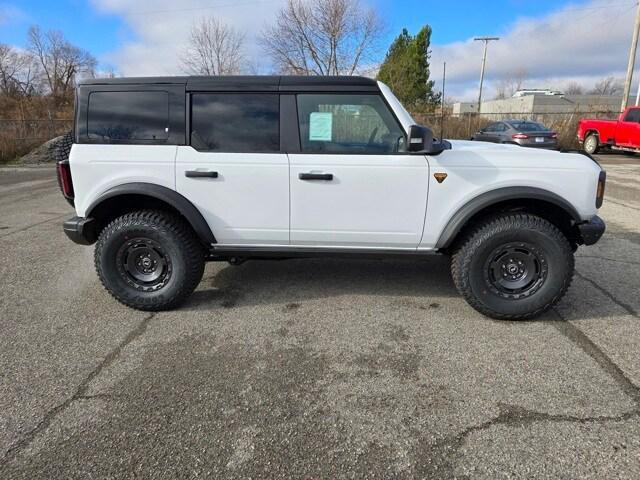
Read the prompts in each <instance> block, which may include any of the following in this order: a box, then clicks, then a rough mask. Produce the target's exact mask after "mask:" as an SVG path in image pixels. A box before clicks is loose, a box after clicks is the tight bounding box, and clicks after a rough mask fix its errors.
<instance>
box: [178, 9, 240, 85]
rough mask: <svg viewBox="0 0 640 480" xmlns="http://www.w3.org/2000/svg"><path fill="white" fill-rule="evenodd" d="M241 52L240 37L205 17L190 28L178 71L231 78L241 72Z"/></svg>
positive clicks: (214, 20) (217, 22)
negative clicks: (180, 69) (230, 76)
mask: <svg viewBox="0 0 640 480" xmlns="http://www.w3.org/2000/svg"><path fill="white" fill-rule="evenodd" d="M243 50H244V34H243V33H241V32H238V31H237V30H235V29H234V28H233V27H230V26H229V25H226V24H224V23H222V22H220V21H219V20H218V19H216V18H215V17H207V18H204V19H202V20H201V21H200V22H199V23H194V24H193V25H192V27H191V33H190V34H189V43H188V46H187V48H186V50H185V52H184V59H183V60H182V67H183V68H184V69H185V70H186V71H187V72H189V73H192V74H195V75H234V74H237V73H240V72H241V71H242V70H244V68H243V64H244V61H245V56H244V52H243Z"/></svg>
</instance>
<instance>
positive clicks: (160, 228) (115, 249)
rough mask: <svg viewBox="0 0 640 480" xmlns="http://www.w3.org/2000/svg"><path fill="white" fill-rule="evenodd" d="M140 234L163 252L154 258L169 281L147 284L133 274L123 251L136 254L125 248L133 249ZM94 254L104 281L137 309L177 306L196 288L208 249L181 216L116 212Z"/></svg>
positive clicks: (155, 309)
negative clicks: (118, 214)
mask: <svg viewBox="0 0 640 480" xmlns="http://www.w3.org/2000/svg"><path fill="white" fill-rule="evenodd" d="M140 239H147V241H148V242H149V244H150V245H154V246H156V249H158V250H159V251H161V252H162V255H161V256H156V257H154V258H156V259H158V260H159V261H161V262H164V263H163V264H164V265H165V272H166V275H165V276H166V281H165V282H164V283H162V285H161V286H160V287H158V286H157V285H156V286H154V287H153V288H151V287H147V285H148V284H145V283H144V282H140V281H138V280H136V279H135V278H133V277H132V276H131V274H130V273H129V270H128V269H129V267H130V265H129V264H128V263H127V262H125V261H124V260H123V258H125V255H126V256H128V255H134V253H127V252H128V251H129V250H124V252H125V253H122V252H123V249H126V248H128V249H131V248H135V246H133V247H132V246H130V245H131V244H132V243H134V242H138V241H140ZM143 247H144V246H143ZM133 251H140V249H138V250H133ZM152 253H153V252H152ZM94 259H95V266H96V271H97V272H98V277H99V278H100V281H101V282H102V285H104V287H105V288H106V289H107V291H108V292H109V293H110V294H111V295H112V296H113V297H114V298H115V299H116V300H118V301H119V302H121V303H123V304H124V305H127V306H128V307H131V308H135V309H137V310H144V311H159V310H169V309H172V308H175V307H177V306H179V305H180V304H181V303H183V302H184V301H185V300H186V299H187V297H189V295H191V293H192V292H193V291H194V290H195V288H196V287H197V286H198V283H200V280H201V279H202V274H203V272H204V263H205V252H204V248H203V247H202V245H201V243H200V242H199V240H198V238H197V237H196V235H195V233H194V232H193V230H192V228H191V226H190V225H189V224H187V223H186V222H185V221H184V220H183V219H182V218H181V217H179V216H178V215H176V214H173V213H168V212H164V211H156V210H142V211H136V212H131V213H127V214H125V215H123V216H121V217H118V218H116V219H115V220H113V221H112V222H111V223H109V224H108V225H107V226H106V227H105V228H104V229H103V230H102V232H101V233H100V236H99V238H98V242H97V244H96V248H95V255H94ZM160 259H162V260H160ZM163 278H164V277H163ZM140 284H142V285H140Z"/></svg>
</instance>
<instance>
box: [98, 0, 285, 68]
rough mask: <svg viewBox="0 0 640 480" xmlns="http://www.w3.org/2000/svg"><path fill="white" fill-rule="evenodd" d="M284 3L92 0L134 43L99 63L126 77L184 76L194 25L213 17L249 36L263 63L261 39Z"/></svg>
mask: <svg viewBox="0 0 640 480" xmlns="http://www.w3.org/2000/svg"><path fill="white" fill-rule="evenodd" d="M284 1H285V0H235V1H233V0H215V1H211V0H182V1H180V2H176V1H175V0H137V1H135V2H132V1H131V0H92V3H93V5H94V7H95V8H96V9H97V10H98V12H100V13H102V14H110V15H116V16H119V17H121V18H122V19H123V20H124V22H125V23H126V25H127V27H128V28H129V29H130V30H131V31H132V33H133V37H134V40H128V41H125V42H124V44H123V45H122V46H121V47H120V48H119V49H118V50H116V51H114V52H111V53H109V54H107V55H106V56H105V57H104V58H101V59H100V60H101V61H102V62H104V63H106V64H112V65H114V66H115V67H116V68H117V70H118V71H119V72H120V73H121V74H123V75H127V76H136V75H140V76H144V75H175V74H180V73H183V72H182V69H181V67H180V54H181V52H182V51H183V49H184V48H185V46H186V40H187V38H188V35H189V30H190V28H191V25H192V24H193V22H194V21H195V20H198V19H200V18H202V17H204V16H208V15H213V16H215V17H216V18H218V19H219V20H220V21H222V22H224V23H227V24H229V25H231V26H233V27H234V28H236V29H238V30H240V31H242V32H244V33H245V34H246V50H247V54H248V56H249V57H250V58H252V59H254V61H253V62H251V66H252V67H255V66H256V65H258V66H260V65H262V66H263V68H264V66H266V63H265V62H261V61H260V51H259V48H258V44H257V36H258V34H259V33H260V31H261V30H262V27H263V25H264V24H265V23H267V22H270V21H271V20H272V19H273V17H274V16H275V14H276V12H277V11H278V10H279V9H280V7H281V6H282V5H283V4H284Z"/></svg>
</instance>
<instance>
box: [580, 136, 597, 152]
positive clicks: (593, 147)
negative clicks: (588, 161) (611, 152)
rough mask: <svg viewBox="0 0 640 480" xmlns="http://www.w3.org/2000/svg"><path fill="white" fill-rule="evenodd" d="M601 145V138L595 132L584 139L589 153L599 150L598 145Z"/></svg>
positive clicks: (584, 146) (586, 150)
mask: <svg viewBox="0 0 640 480" xmlns="http://www.w3.org/2000/svg"><path fill="white" fill-rule="evenodd" d="M599 146H600V140H599V139H598V135H596V134H595V133H591V134H589V135H587V138H585V139H584V145H583V148H584V151H585V152H586V153H588V154H589V155H593V154H594V153H596V152H597V151H598V147H599Z"/></svg>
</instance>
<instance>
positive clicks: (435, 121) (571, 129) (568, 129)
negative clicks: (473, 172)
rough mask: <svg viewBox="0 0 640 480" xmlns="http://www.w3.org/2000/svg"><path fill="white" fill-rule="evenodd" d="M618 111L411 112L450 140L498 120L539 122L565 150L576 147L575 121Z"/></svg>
mask: <svg viewBox="0 0 640 480" xmlns="http://www.w3.org/2000/svg"><path fill="white" fill-rule="evenodd" d="M618 116H619V112H615V111H610V112H607V111H593V112H544V113H521V112H501V113H482V114H481V115H479V114H477V113H461V114H451V113H446V112H445V115H444V116H443V115H442V114H440V113H438V114H435V113H434V114H415V115H414V118H415V120H416V121H417V122H419V123H423V124H425V125H427V126H429V127H430V128H431V129H433V131H434V133H435V135H436V136H438V137H439V136H443V137H444V138H447V139H450V140H461V139H464V140H469V139H470V138H471V137H472V136H473V134H474V133H475V132H477V131H478V130H480V129H481V128H484V127H486V126H487V125H489V124H490V123H493V122H498V121H502V120H528V121H533V122H538V123H542V124H543V125H544V126H546V127H548V128H549V129H551V130H553V131H555V132H556V133H557V134H558V141H559V142H560V147H561V148H565V149H575V148H579V146H580V145H579V143H578V138H577V133H578V123H579V122H580V120H582V119H585V118H597V119H602V120H615V119H617V118H618Z"/></svg>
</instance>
